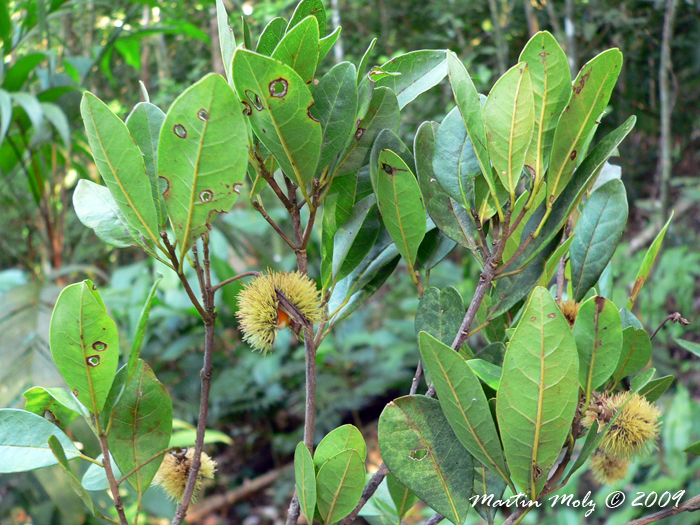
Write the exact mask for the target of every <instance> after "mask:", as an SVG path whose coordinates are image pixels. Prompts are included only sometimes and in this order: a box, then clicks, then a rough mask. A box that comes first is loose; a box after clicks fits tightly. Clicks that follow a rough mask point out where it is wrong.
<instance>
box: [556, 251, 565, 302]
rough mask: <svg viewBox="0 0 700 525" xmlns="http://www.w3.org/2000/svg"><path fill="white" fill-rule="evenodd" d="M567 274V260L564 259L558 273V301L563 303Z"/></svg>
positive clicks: (560, 263) (560, 262)
mask: <svg viewBox="0 0 700 525" xmlns="http://www.w3.org/2000/svg"><path fill="white" fill-rule="evenodd" d="M565 272H566V258H565V257H562V258H561V260H560V261H559V270H558V271H557V297H556V299H557V301H561V298H562V295H564V275H565Z"/></svg>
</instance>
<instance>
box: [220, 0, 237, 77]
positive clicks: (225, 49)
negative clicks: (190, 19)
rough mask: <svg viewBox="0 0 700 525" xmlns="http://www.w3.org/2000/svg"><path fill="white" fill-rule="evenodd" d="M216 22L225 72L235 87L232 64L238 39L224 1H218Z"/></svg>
mask: <svg viewBox="0 0 700 525" xmlns="http://www.w3.org/2000/svg"><path fill="white" fill-rule="evenodd" d="M216 22H217V25H218V27H219V45H220V46H221V59H222V61H223V63H224V71H225V72H226V78H227V79H228V83H229V84H230V85H231V87H233V77H232V76H231V63H232V61H233V54H234V53H235V52H236V37H235V36H234V35H233V29H231V26H230V25H229V19H228V13H227V12H226V6H225V5H224V1H223V0H216Z"/></svg>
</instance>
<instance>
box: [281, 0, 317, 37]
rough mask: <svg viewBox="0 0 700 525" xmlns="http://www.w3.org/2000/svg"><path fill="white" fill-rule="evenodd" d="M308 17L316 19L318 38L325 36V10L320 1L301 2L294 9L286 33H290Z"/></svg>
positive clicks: (302, 0) (307, 0)
mask: <svg viewBox="0 0 700 525" xmlns="http://www.w3.org/2000/svg"><path fill="white" fill-rule="evenodd" d="M308 16H314V17H315V18H316V21H317V22H318V30H319V34H320V36H321V37H323V36H326V10H325V8H324V7H323V2H322V1H321V0H301V2H299V3H298V4H297V6H296V8H295V9H294V13H293V14H292V18H291V19H290V20H289V24H288V25H287V32H290V31H291V30H292V29H293V28H294V27H296V25H297V24H299V23H301V21H302V20H304V19H305V18H306V17H308Z"/></svg>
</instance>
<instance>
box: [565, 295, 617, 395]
mask: <svg viewBox="0 0 700 525" xmlns="http://www.w3.org/2000/svg"><path fill="white" fill-rule="evenodd" d="M573 332H574V338H575V339H576V348H577V349H578V357H579V366H578V380H579V384H580V385H581V388H583V391H584V392H585V393H586V396H587V397H589V396H590V395H591V392H593V391H594V390H596V389H597V388H598V387H599V386H600V385H602V384H603V383H605V382H606V381H607V380H608V379H610V376H611V375H612V374H613V372H614V370H615V366H616V365H617V362H618V360H619V359H620V352H621V351H622V323H621V321H620V313H619V312H618V311H617V307H616V306H615V305H614V304H613V303H612V301H609V300H608V299H606V298H605V297H601V296H599V295H596V296H595V297H591V298H590V299H588V300H587V301H585V302H584V303H583V304H582V305H581V307H580V308H579V311H578V315H577V316H576V322H575V323H574V328H573Z"/></svg>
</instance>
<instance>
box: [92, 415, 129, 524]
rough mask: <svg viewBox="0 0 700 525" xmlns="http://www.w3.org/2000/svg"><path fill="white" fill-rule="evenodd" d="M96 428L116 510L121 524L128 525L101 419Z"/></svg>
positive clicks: (97, 421)
mask: <svg viewBox="0 0 700 525" xmlns="http://www.w3.org/2000/svg"><path fill="white" fill-rule="evenodd" d="M94 422H95V428H96V430H97V434H98V436H99V440H100V448H101V449H102V455H103V460H102V462H103V464H104V467H105V475H106V476H107V480H108V481H109V490H110V492H111V493H112V498H114V508H115V509H117V515H118V516H119V523H121V525H128V523H129V522H128V521H126V514H124V504H123V503H122V498H121V496H120V495H119V484H118V483H117V480H116V479H115V477H114V471H113V470H112V463H111V461H110V460H109V447H108V446H107V437H106V436H105V435H104V433H103V432H102V430H101V429H100V426H99V417H95V419H94Z"/></svg>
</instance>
